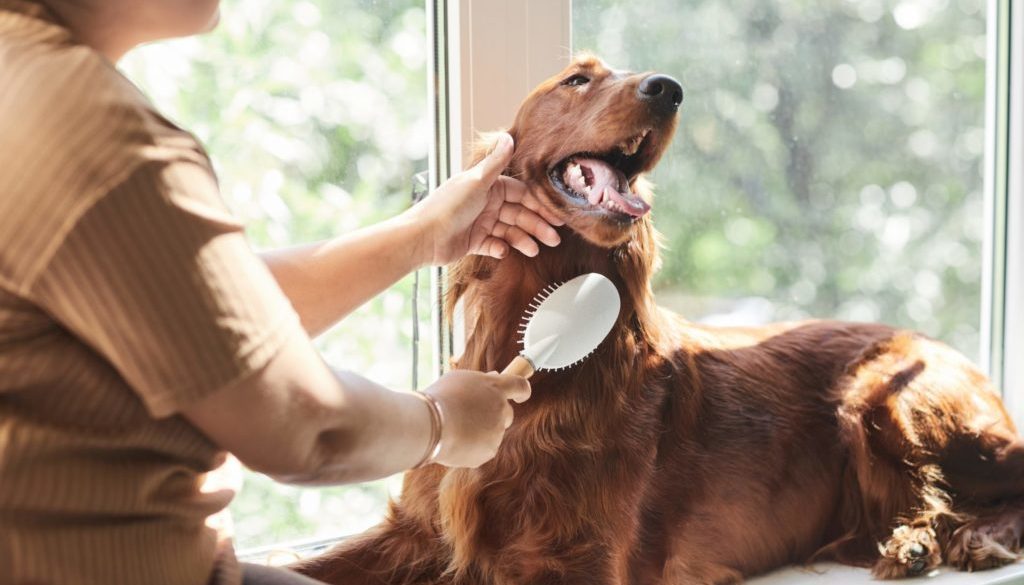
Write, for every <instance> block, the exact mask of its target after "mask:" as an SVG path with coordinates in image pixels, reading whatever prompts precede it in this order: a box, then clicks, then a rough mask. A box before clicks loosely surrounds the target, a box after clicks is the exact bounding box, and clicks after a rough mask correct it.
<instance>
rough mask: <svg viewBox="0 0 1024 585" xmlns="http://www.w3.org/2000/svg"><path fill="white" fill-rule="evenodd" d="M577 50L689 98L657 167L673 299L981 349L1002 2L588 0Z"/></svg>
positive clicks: (713, 312) (725, 314)
mask: <svg viewBox="0 0 1024 585" xmlns="http://www.w3.org/2000/svg"><path fill="white" fill-rule="evenodd" d="M573 44H574V49H576V50H581V49H589V50H592V51H594V52H595V53H596V54H598V55H599V56H601V57H603V58H605V59H606V60H607V61H609V62H610V63H611V64H612V65H613V66H616V67H622V68H629V69H634V70H640V71H642V70H658V71H660V72H664V73H667V74H670V75H673V76H675V77H677V78H678V79H679V81H680V82H681V83H682V85H683V88H684V90H685V92H686V100H685V102H684V104H683V107H682V118H681V123H680V128H679V131H678V133H677V137H676V141H675V144H674V145H673V147H672V149H671V150H670V151H669V152H668V153H667V154H666V156H665V158H664V159H662V162H661V164H660V166H659V168H658V169H656V170H655V172H654V173H653V179H654V182H655V184H656V185H657V189H656V193H657V198H656V201H655V205H654V218H655V225H656V226H657V227H658V229H659V230H661V231H662V232H663V233H664V234H665V235H666V236H667V243H668V250H667V251H666V253H665V267H664V269H663V270H662V273H661V274H660V275H659V277H658V280H657V283H656V284H657V288H658V290H659V293H660V294H659V300H660V301H661V303H662V304H664V305H667V306H669V307H671V308H673V309H675V310H677V311H679V312H681V313H682V314H684V315H686V316H688V317H690V318H692V319H703V320H707V321H710V322H715V323H722V324H733V323H756V322H766V321H774V320H788V319H800V318H805V317H809V316H813V317H838V318H841V319H846V320H857V321H883V322H887V323H891V324H893V325H898V326H902V327H908V328H913V329H917V330H920V331H923V332H925V333H927V334H929V335H933V336H936V337H939V338H941V339H943V340H945V341H946V342H948V343H950V344H952V345H954V346H955V347H957V348H959V349H960V350H962V351H964V352H966V353H967V355H969V356H971V357H972V358H975V359H976V358H977V356H978V350H979V320H980V291H981V286H980V279H981V270H980V266H981V242H982V238H983V237H984V231H985V227H984V223H983V216H982V161H983V150H984V110H985V108H984V90H985V63H984V55H985V2H984V1H983V0H900V1H893V0H835V1H810V0H774V1H770V2H765V1H761V0H756V1H755V0H744V1H741V2H722V1H719V0H714V1H712V0H703V1H701V0H689V1H685V2H679V1H677V0H647V1H645V2H624V1H623V2H619V1H614V0H574V2H573Z"/></svg>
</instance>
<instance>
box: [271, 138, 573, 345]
mask: <svg viewBox="0 0 1024 585" xmlns="http://www.w3.org/2000/svg"><path fill="white" fill-rule="evenodd" d="M503 136H504V137H506V138H501V139H499V143H498V146H497V147H496V148H495V149H494V151H493V152H491V154H489V155H488V156H487V157H485V158H484V159H483V160H482V161H480V163H479V164H477V165H476V166H474V167H472V168H470V169H468V170H466V171H464V172H462V173H459V174H458V175H456V176H454V177H452V178H451V179H449V180H448V181H446V182H445V183H444V184H443V185H441V186H440V187H439V188H438V189H437V190H436V191H435V192H434V193H432V194H431V195H430V196H429V197H427V198H426V199H425V200H423V201H421V202H420V203H418V204H417V205H415V206H414V207H412V208H411V209H409V210H407V211H405V212H403V213H402V214H400V215H398V216H396V217H394V218H391V219H388V220H386V221H384V222H381V223H378V224H376V225H372V226H369V227H366V228H363V229H360V230H356V231H355V232H352V233H350V234H345V235H342V236H339V237H337V238H334V239H331V240H327V241H324V242H319V243H315V244H309V245H304V246H298V247H294V248H288V249H284V250H276V251H272V252H267V253H264V254H262V257H263V260H264V261H265V262H266V264H267V267H268V268H269V269H270V271H271V273H272V274H273V275H274V278H275V279H276V280H277V282H278V285H279V286H280V287H281V289H282V290H283V291H284V293H285V295H287V296H288V299H289V300H290V301H291V303H292V306H293V307H295V310H296V312H298V314H299V316H300V317H301V319H302V323H303V326H304V327H305V328H306V331H307V332H308V333H309V334H310V335H311V336H315V335H318V334H319V333H322V332H323V331H324V330H326V329H327V328H329V327H330V326H331V325H333V324H334V323H336V322H337V321H339V320H340V319H342V318H343V317H344V316H345V315H347V314H349V313H350V312H352V311H353V310H354V309H355V308H356V307H358V306H359V305H361V304H363V303H364V302H366V301H367V300H369V299H370V298H372V297H373V296H374V295H376V294H378V293H380V292H381V291H383V290H384V289H386V288H387V287H389V286H391V285H392V284H394V283H395V282H396V281H398V280H399V279H400V278H402V277H403V276H405V275H406V274H408V273H409V272H411V271H413V270H415V269H417V268H421V267H423V266H431V265H434V266H436V265H442V264H447V263H449V262H452V261H454V260H457V259H458V258H461V257H462V256H464V255H466V254H485V255H489V256H494V257H497V258H501V257H504V256H505V255H507V254H508V253H509V250H510V248H515V249H517V250H519V251H520V252H522V253H523V254H526V255H528V256H534V255H536V254H537V252H538V250H539V249H538V245H537V241H540V242H542V243H544V244H545V245H549V246H554V245H557V244H558V242H559V237H558V234H557V232H555V230H554V228H552V227H551V226H552V225H561V223H562V222H561V220H560V219H558V217H557V216H555V215H554V214H552V213H551V212H550V211H549V210H547V209H545V208H544V207H543V206H542V205H541V204H540V202H539V200H538V199H537V197H536V196H535V195H534V194H533V193H532V192H530V190H529V189H528V188H527V186H526V184H524V183H522V182H521V181H518V180H516V179H512V178H510V177H503V176H500V173H501V171H502V170H503V169H504V168H505V167H506V166H507V164H508V161H509V160H510V159H511V156H512V152H513V145H512V143H511V137H510V136H508V135H507V134H505V135H503ZM535 240H537V241H535Z"/></svg>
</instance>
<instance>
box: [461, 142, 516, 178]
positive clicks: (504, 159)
mask: <svg viewBox="0 0 1024 585" xmlns="http://www.w3.org/2000/svg"><path fill="white" fill-rule="evenodd" d="M513 150H514V144H513V143H512V136H511V135H510V134H509V133H508V132H502V133H501V134H498V140H497V142H495V144H494V148H493V149H492V150H491V152H489V153H487V156H485V157H484V159H483V160H481V161H480V162H478V163H477V164H476V165H475V166H474V167H473V169H472V171H471V172H472V173H473V174H475V175H476V176H477V177H478V178H479V179H480V180H481V181H482V182H483V183H484V184H485V185H487V186H489V185H491V184H492V183H494V181H495V179H497V178H498V175H500V174H501V171H503V170H505V167H507V166H508V163H509V162H510V161H511V160H512V152H513Z"/></svg>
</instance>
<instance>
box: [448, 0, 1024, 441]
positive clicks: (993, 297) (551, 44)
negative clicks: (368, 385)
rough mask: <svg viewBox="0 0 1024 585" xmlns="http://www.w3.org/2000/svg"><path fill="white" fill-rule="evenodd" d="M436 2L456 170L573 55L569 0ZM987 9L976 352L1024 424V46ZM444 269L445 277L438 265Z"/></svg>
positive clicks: (1004, 5)
mask: <svg viewBox="0 0 1024 585" xmlns="http://www.w3.org/2000/svg"><path fill="white" fill-rule="evenodd" d="M432 3H433V4H434V6H435V7H436V6H439V5H441V6H444V7H445V8H446V13H447V16H448V19H449V20H448V25H447V26H448V30H449V31H453V33H454V34H451V35H449V36H448V38H447V43H445V44H444V46H439V45H435V46H434V50H435V53H437V52H438V51H444V52H445V55H446V56H448V55H450V56H451V57H452V58H451V59H448V60H447V62H448V64H449V71H448V75H447V78H446V79H447V82H448V85H447V86H445V88H444V89H445V90H446V92H447V95H448V96H450V97H451V99H450V100H449V101H448V107H449V110H448V111H449V112H451V116H452V121H451V126H450V127H449V133H448V134H447V136H441V135H439V136H438V137H437V139H438V143H439V144H443V145H444V147H445V148H446V149H447V151H448V152H449V153H450V158H449V159H448V161H449V164H450V166H449V167H448V169H447V170H448V172H449V173H455V172H458V171H459V170H460V169H461V168H462V167H461V164H460V161H463V159H464V156H465V153H468V152H469V150H468V149H469V147H470V146H469V145H470V144H471V142H472V137H473V136H474V135H475V133H477V132H481V131H488V130H493V129H495V128H500V127H507V125H508V124H509V123H511V120H509V119H508V117H509V115H510V114H511V112H514V111H515V110H516V107H517V106H518V104H519V101H520V100H521V99H522V98H523V97H524V96H526V95H527V93H528V92H529V91H530V90H531V89H532V88H533V87H534V86H535V85H536V84H537V83H539V82H541V81H543V80H544V79H546V78H547V77H549V76H550V75H552V74H554V73H555V72H557V71H559V70H560V69H562V68H563V67H564V66H565V65H567V64H568V63H569V60H570V58H571V54H572V0H556V1H552V2H545V1H543V0H525V1H517V0H489V1H487V2H479V1H477V2H472V1H471V0H450V1H445V0H432ZM987 15H988V16H987V31H986V34H987V37H988V38H987V41H988V49H987V56H986V98H985V99H986V112H985V118H986V154H985V157H986V158H985V163H984V165H985V180H984V200H985V207H984V212H983V213H984V214H985V217H984V222H985V224H986V225H987V231H986V234H985V238H984V246H983V247H984V251H983V255H982V258H981V259H980V261H981V262H982V273H983V274H982V306H981V313H982V314H981V329H982V331H981V347H980V357H979V361H980V365H981V367H982V368H983V369H984V370H985V371H986V373H987V374H988V375H989V376H991V377H992V379H993V381H994V382H995V383H996V385H997V386H998V387H1000V388H1001V389H1002V392H1003V398H1004V401H1005V403H1006V406H1007V409H1008V410H1009V411H1010V413H1011V415H1012V416H1013V417H1014V419H1015V421H1016V422H1017V424H1018V426H1022V427H1024V359H1018V360H1014V359H1008V356H1024V59H1020V58H1018V59H1011V55H1013V54H1017V55H1024V10H1022V9H1020V8H1018V9H1017V10H1013V3H1012V0H988V2H987ZM429 34H431V33H428V35H429ZM522 39H529V42H528V43H523V42H522ZM524 44H525V45H526V46H525V47H523V46H522V45H524ZM498 72H500V73H498ZM434 97H436V96H432V99H433V98H434ZM1013 163H1016V164H1013ZM447 176H449V175H445V177H447ZM438 278H439V279H441V278H443V277H442V276H441V273H440V271H439V272H438ZM438 282H440V280H439V281H438ZM437 290H438V291H440V288H438V289H437ZM438 314H439V315H440V313H438ZM455 317H456V322H457V323H458V315H456V316H455ZM440 322H443V319H442V321H440ZM460 338H461V331H460V329H459V328H458V327H456V328H455V331H454V332H453V331H451V330H450V329H446V330H445V331H444V336H443V337H438V336H436V337H435V339H440V340H442V341H443V342H444V345H443V348H442V347H441V346H437V345H436V346H435V352H437V355H438V356H443V362H444V363H447V361H448V358H450V357H451V356H452V355H458V351H457V350H458V349H459V347H460ZM441 349H443V350H444V351H443V352H442V351H441ZM439 365H440V364H439ZM440 371H443V370H442V369H439V370H438V372H440Z"/></svg>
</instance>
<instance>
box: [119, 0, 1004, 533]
mask: <svg viewBox="0 0 1024 585" xmlns="http://www.w3.org/2000/svg"><path fill="white" fill-rule="evenodd" d="M573 12H574V14H573V26H574V31H573V33H574V36H575V41H574V45H575V48H576V49H592V50H594V51H595V52H596V53H597V54H599V55H601V56H603V57H604V58H605V59H607V60H608V61H609V62H610V63H612V64H614V65H616V66H619V67H628V68H631V69H636V70H651V69H656V70H659V71H663V72H666V73H669V74H672V75H674V76H676V77H677V78H678V79H679V80H680V81H681V82H682V83H683V86H684V88H685V90H686V95H687V97H686V102H685V103H684V107H683V113H682V123H681V125H680V130H679V132H678V136H677V139H676V142H675V144H674V145H673V147H672V149H671V150H670V151H669V152H668V153H667V155H666V156H665V158H664V159H663V161H662V163H661V165H660V166H659V168H658V169H657V170H656V171H655V173H654V175H653V179H654V180H655V182H656V183H657V184H658V189H657V192H658V199H657V201H656V202H655V210H654V214H655V221H656V225H657V226H658V228H659V229H660V230H661V231H662V232H664V234H665V235H666V236H667V238H666V241H667V244H668V250H667V251H666V254H665V260H666V262H665V268H664V270H663V271H662V273H661V274H660V275H659V277H658V282H657V284H658V290H659V299H660V301H661V302H662V303H663V304H667V305H670V306H673V307H674V308H676V309H677V310H680V311H681V312H683V313H684V314H686V315H688V316H690V317H692V318H702V317H706V316H708V315H709V314H711V315H717V316H716V317H714V318H715V319H716V320H718V321H732V322H737V321H744V322H752V321H767V320H775V319H789V318H800V317H804V316H808V315H813V316H823V317H826V316H837V317H840V318H846V319H860V320H882V321H887V322H890V323H894V324H897V325H902V326H907V327H912V328H915V329H921V330H924V331H925V332H926V333H929V334H933V335H936V336H938V337H941V338H943V339H945V340H947V341H949V342H950V343H952V344H953V345H955V346H957V347H959V348H960V349H962V350H964V351H965V352H967V353H968V354H969V355H976V354H977V351H978V326H979V313H980V310H979V303H980V301H979V298H980V285H979V282H980V274H979V265H980V262H979V258H980V253H981V252H980V246H981V244H980V241H981V237H982V235H983V226H982V224H981V217H982V216H981V164H982V151H983V130H982V129H983V113H984V108H983V97H984V74H985V71H984V62H983V59H982V55H983V52H984V33H985V18H984V3H983V1H982V0H948V1H945V0H943V1H926V0H899V1H898V2H897V1H895V0H859V1H854V0H776V1H773V2H764V1H762V0H741V1H736V2H722V1H720V0H689V1H687V2H677V1H675V0H647V1H645V2H622V1H618V0H575V1H574V3H573ZM425 27H426V24H425V14H424V7H423V4H422V2H418V1H413V0H384V1H375V0H247V1H245V2H242V1H241V0H231V1H226V2H225V3H224V10H223V21H222V23H221V25H220V27H219V28H218V30H217V31H216V32H214V33H213V34H210V35H207V36H205V37H202V38H200V39H191V40H186V41H176V42H173V43H165V44H160V45H155V46H152V47H149V48H146V49H144V50H142V51H140V52H139V53H138V54H136V55H134V56H133V57H132V58H130V59H129V60H128V62H127V63H126V65H125V68H126V70H127V71H128V73H129V74H130V75H131V77H133V79H135V80H137V81H138V82H139V84H140V85H141V86H142V87H143V88H144V89H145V90H146V91H147V92H148V93H149V95H151V96H152V98H153V99H154V101H155V102H156V103H157V104H158V106H159V107H160V108H161V109H162V110H164V111H165V112H167V113H168V114H169V115H170V116H171V117H172V118H173V119H176V120H177V121H179V122H180V123H181V124H182V125H183V126H184V127H186V128H189V129H191V130H192V131H194V132H195V133H196V134H197V136H198V137H199V138H200V139H201V140H202V141H203V142H204V143H205V144H206V145H207V147H208V149H209V150H210V152H211V154H212V156H213V159H214V161H215V164H216V167H217V169H218V172H219V174H220V177H221V182H222V189H223V192H224V195H225V197H226V198H227V200H228V202H229V204H230V205H231V206H232V207H233V209H234V210H235V211H236V213H237V214H238V215H239V216H240V217H242V218H243V219H244V220H245V221H246V222H247V224H248V226H249V234H250V236H251V237H252V240H253V242H254V244H255V245H256V246H258V247H278V246H283V245H289V244H293V243H299V242H308V241H311V240H315V239H320V238H326V237H330V236H332V235H336V234H339V233H342V232H345V231H348V230H351V229H353V228H356V227H358V226H360V225H365V224H368V223H371V222H374V221H378V220H380V219H383V218H385V217H388V216H391V215H393V214H394V213H396V212H398V211H399V210H401V209H402V208H404V207H405V206H406V205H407V204H408V201H409V191H410V177H411V176H412V174H413V173H415V172H416V171H419V170H422V169H424V168H425V167H426V160H425V159H426V156H427V145H428V142H429V140H430V138H431V136H430V133H431V132H432V129H431V128H430V126H429V120H428V118H427V91H428V88H427V81H426V61H425V59H426V55H427V54H428V49H427V47H426V31H425ZM525 42H528V39H527V40H526V41H525ZM368 269H369V268H368ZM338 286H339V287H340V286H345V283H338ZM410 294H411V285H410V279H406V280H405V281H403V282H402V283H400V284H399V285H397V286H396V287H394V288H393V289H392V290H391V291H388V292H387V293H385V294H384V295H381V297H379V298H377V299H375V300H374V301H372V302H370V303H368V304H367V306H365V307H363V308H362V309H361V310H360V311H358V312H357V313H356V314H354V315H352V316H351V317H350V318H349V319H348V320H347V321H346V323H344V324H343V325H342V326H339V327H338V328H336V330H334V331H332V332H331V333H329V334H328V335H326V336H324V339H323V340H321V342H320V349H321V350H322V351H323V352H324V355H325V357H326V358H327V360H328V361H329V362H331V363H332V364H333V365H336V366H339V367H343V368H351V369H354V370H356V371H359V372H361V373H363V374H366V375H368V376H370V377H371V378H373V379H375V380H378V381H380V382H382V383H385V384H388V385H390V386H391V387H395V388H403V387H408V386H409V375H410V374H409V371H410V365H411V363H412V360H413V356H412V352H411V350H410V342H411V340H410V327H411V304H410V302H409V299H410ZM425 306H426V305H423V307H425ZM423 307H421V308H423ZM389 489H391V490H394V489H397V478H392V479H390V480H385V481H380V482H375V483H371V484H366V485H361V486H349V487H337V488H330V489H320V490H301V489H297V488H293V487H288V486H281V485H278V484H275V483H273V482H271V481H270V480H269V479H267V478H265V477H262V476H259V475H256V474H248V475H247V479H246V485H245V488H244V489H243V491H242V492H241V494H240V495H239V497H237V498H236V501H235V502H234V504H233V505H232V510H233V512H234V516H235V522H236V525H237V532H238V535H239V538H238V541H239V546H240V547H241V548H246V547H251V546H258V545H265V544H270V543H275V542H281V541H287V540H293V539H299V538H312V537H316V536H329V535H337V534H345V533H351V532H356V531H358V530H361V529H363V528H365V527H367V526H369V525H371V524H373V523H374V522H375V521H376V519H378V518H379V517H380V515H381V514H382V513H383V502H384V500H385V498H386V494H387V492H388V490H389Z"/></svg>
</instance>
